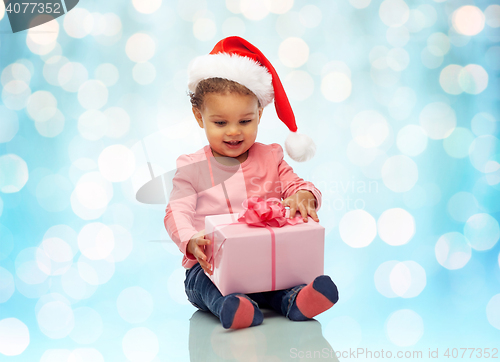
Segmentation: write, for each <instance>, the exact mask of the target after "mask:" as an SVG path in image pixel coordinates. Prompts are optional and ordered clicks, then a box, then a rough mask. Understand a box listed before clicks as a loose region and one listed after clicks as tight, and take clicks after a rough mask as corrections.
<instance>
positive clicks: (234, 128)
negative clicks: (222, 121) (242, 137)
mask: <svg viewBox="0 0 500 362" xmlns="http://www.w3.org/2000/svg"><path fill="white" fill-rule="evenodd" d="M239 133H241V131H240V127H238V126H230V127H229V128H228V130H227V134H228V135H235V134H239Z"/></svg>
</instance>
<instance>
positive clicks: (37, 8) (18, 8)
mask: <svg viewBox="0 0 500 362" xmlns="http://www.w3.org/2000/svg"><path fill="white" fill-rule="evenodd" d="M5 11H6V12H8V13H15V14H19V13H22V14H26V13H31V14H35V13H38V14H61V4H59V3H20V4H19V3H15V4H12V3H9V5H7V7H6V8H5Z"/></svg>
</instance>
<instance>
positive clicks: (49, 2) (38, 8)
mask: <svg viewBox="0 0 500 362" xmlns="http://www.w3.org/2000/svg"><path fill="white" fill-rule="evenodd" d="M3 2H4V3H5V12H6V13H7V16H8V18H9V22H10V27H11V29H12V32H13V33H17V32H20V31H23V30H27V29H30V28H34V27H36V26H38V25H42V24H45V23H47V22H49V21H52V20H54V19H56V18H58V17H60V16H62V15H64V14H66V13H67V12H69V11H70V10H72V9H73V8H74V7H75V6H76V5H77V4H78V2H79V0H38V1H32V2H29V1H26V0H3Z"/></svg>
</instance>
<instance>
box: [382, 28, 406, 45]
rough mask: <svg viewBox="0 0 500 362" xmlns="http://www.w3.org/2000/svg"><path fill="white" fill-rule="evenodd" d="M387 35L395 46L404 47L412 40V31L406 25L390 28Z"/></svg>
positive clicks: (390, 42) (389, 41)
mask: <svg viewBox="0 0 500 362" xmlns="http://www.w3.org/2000/svg"><path fill="white" fill-rule="evenodd" d="M385 37H386V39H387V42H388V43H389V44H391V45H392V46H393V47H403V46H405V45H406V44H407V43H408V42H409V41H410V32H409V31H408V29H407V28H406V27H405V26H398V27H394V28H388V29H387V32H386V35H385Z"/></svg>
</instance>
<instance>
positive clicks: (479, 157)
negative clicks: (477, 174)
mask: <svg viewBox="0 0 500 362" xmlns="http://www.w3.org/2000/svg"><path fill="white" fill-rule="evenodd" d="M499 149H500V141H499V140H498V138H496V137H494V136H490V135H486V136H479V137H477V138H476V139H474V141H472V143H471V145H470V147H469V160H470V162H471V164H472V166H474V167H475V168H476V169H477V170H479V171H481V172H486V167H487V165H488V164H489V163H490V162H491V161H494V158H495V155H496V154H497V153H498V150H499Z"/></svg>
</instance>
